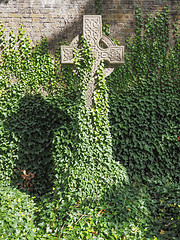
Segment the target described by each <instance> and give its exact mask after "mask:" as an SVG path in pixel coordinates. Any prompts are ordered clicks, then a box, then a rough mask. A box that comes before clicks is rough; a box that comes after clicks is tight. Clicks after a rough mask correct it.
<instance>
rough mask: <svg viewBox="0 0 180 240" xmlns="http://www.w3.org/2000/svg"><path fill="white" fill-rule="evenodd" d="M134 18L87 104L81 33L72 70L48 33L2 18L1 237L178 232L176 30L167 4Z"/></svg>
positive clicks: (87, 57) (89, 58)
mask: <svg viewBox="0 0 180 240" xmlns="http://www.w3.org/2000/svg"><path fill="white" fill-rule="evenodd" d="M136 18H137V19H136V20H137V22H136V34H135V36H134V38H133V39H131V40H128V41H127V48H126V63H125V64H124V65H123V66H121V67H118V68H117V69H116V70H115V71H114V73H113V74H111V76H110V77H109V78H108V79H107V81H106V82H107V86H106V82H105V79H104V74H103V69H104V67H105V66H104V63H101V64H100V66H99V69H98V71H97V73H96V76H95V79H96V90H95V92H94V96H93V105H92V108H91V109H87V108H86V97H85V96H86V94H85V91H86V89H87V82H88V80H89V79H90V77H91V75H90V72H91V69H92V66H93V55H92V53H91V49H90V46H89V45H88V43H86V41H85V40H84V39H82V40H81V44H80V46H81V48H80V49H79V50H77V51H75V53H74V54H75V68H71V67H69V66H61V64H60V48H58V49H57V52H56V55H55V56H51V55H50V54H49V52H48V45H47V41H46V39H43V40H42V42H41V44H37V45H36V46H34V47H32V46H31V43H30V41H29V39H28V38H25V37H24V31H23V29H19V33H18V34H17V35H16V34H14V33H13V32H11V33H10V36H9V40H7V39H6V38H5V35H4V29H3V26H2V27H1V30H0V47H1V52H0V173H1V174H0V176H1V180H2V181H3V182H4V184H3V185H2V187H1V188H0V191H1V192H2V195H1V197H0V199H1V207H2V209H1V210H0V211H1V212H0V213H2V214H1V218H0V219H1V222H2V223H1V225H0V233H1V232H2V234H1V235H2V236H3V238H2V239H4V237H6V238H7V237H8V238H7V239H23V236H24V235H23V234H28V236H29V237H30V239H122V240H125V239H154V240H155V239H158V240H159V239H179V237H180V235H179V232H178V230H179V228H180V223H179V220H180V219H179V209H180V203H179V200H180V189H179V187H178V183H179V172H180V171H179V170H180V163H179V155H178V153H179V132H178V125H179V115H178V109H179V80H180V64H179V63H180V39H179V35H178V31H177V29H176V26H174V33H173V39H172V41H171V45H170V41H169V39H170V30H169V29H170V24H171V23H170V19H169V15H168V10H166V9H165V10H164V11H163V12H161V13H157V14H156V16H155V17H154V18H153V17H152V16H150V15H149V16H148V17H147V18H146V19H143V18H142V13H141V12H140V11H139V10H138V11H137V15H136ZM105 31H106V32H107V29H106V28H105ZM108 95H109V100H108ZM17 188H18V189H19V190H20V191H21V192H20V191H19V190H18V189H17ZM22 192H25V193H26V194H25V193H22ZM30 196H31V197H32V196H34V197H35V198H34V199H32V198H31V197H30ZM17 203H18V204H17ZM11 208H12V209H13V211H11ZM15 209H16V211H15ZM5 212H7V215H5ZM24 215H26V216H24ZM22 216H23V217H22ZM7 217H8V219H7ZM23 229H24V230H23ZM6 238H5V239H6Z"/></svg>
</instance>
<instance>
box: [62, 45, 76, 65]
mask: <svg viewBox="0 0 180 240" xmlns="http://www.w3.org/2000/svg"><path fill="white" fill-rule="evenodd" d="M62 54H63V61H64V62H69V61H72V60H73V58H74V54H73V48H63V50H62Z"/></svg>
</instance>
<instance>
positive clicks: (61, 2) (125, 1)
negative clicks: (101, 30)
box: [0, 0, 180, 48]
mask: <svg viewBox="0 0 180 240" xmlns="http://www.w3.org/2000/svg"><path fill="white" fill-rule="evenodd" d="M165 2H167V4H168V7H169V8H170V10H171V15H172V16H173V17H176V18H177V19H178V21H179V23H180V0H177V1H175V0H102V16H103V21H104V22H107V21H108V22H109V24H110V30H111V36H113V37H115V38H116V39H118V40H120V42H121V43H122V44H124V42H125V37H126V36H128V35H132V34H133V25H134V14H135V9H136V7H137V5H139V6H141V8H142V10H143V13H144V14H145V13H147V12H150V13H154V12H155V11H156V10H160V9H162V7H163V6H164V3H165ZM83 14H95V0H0V21H2V22H3V23H5V27H6V30H7V31H8V32H9V31H10V29H15V30H17V29H18V28H19V27H20V26H21V25H22V24H23V25H24V29H25V30H26V32H27V33H28V35H29V36H30V38H31V39H32V40H33V41H34V42H36V41H38V40H40V39H41V36H42V35H45V36H47V37H48V40H49V43H50V45H51V47H52V48H53V46H55V44H56V42H57V41H61V40H67V41H71V40H72V39H73V38H74V37H75V36H76V35H77V34H79V33H81V32H82V15H83Z"/></svg>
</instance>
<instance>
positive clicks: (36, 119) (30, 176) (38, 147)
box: [7, 95, 66, 196]
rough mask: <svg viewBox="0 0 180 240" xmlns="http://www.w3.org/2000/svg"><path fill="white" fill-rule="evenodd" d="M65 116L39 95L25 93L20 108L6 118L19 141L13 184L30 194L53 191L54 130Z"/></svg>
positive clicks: (16, 139) (42, 193)
mask: <svg viewBox="0 0 180 240" xmlns="http://www.w3.org/2000/svg"><path fill="white" fill-rule="evenodd" d="M64 121H66V117H65V116H64V115H63V112H62V111H60V110H59V109H58V108H56V107H54V106H53V105H52V104H51V102H48V101H46V100H45V99H44V98H43V97H42V96H40V95H34V96H33V95H26V96H24V97H23V98H22V99H20V101H19V105H18V111H17V112H15V113H14V114H12V115H11V116H10V117H9V119H8V121H7V128H8V130H9V131H10V132H11V135H12V136H13V137H12V139H13V141H14V140H15V141H16V144H17V150H16V151H17V153H16V154H17V159H16V161H15V169H14V175H13V180H12V182H13V184H14V185H15V186H17V187H18V188H19V189H21V190H22V191H25V192H27V193H28V194H30V195H39V196H42V195H44V194H45V193H47V192H49V191H51V190H52V187H53V183H54V179H55V172H56V171H55V164H54V159H53V156H52V143H53V136H54V132H55V131H56V130H57V129H58V128H60V127H61V126H62V124H63V122H64Z"/></svg>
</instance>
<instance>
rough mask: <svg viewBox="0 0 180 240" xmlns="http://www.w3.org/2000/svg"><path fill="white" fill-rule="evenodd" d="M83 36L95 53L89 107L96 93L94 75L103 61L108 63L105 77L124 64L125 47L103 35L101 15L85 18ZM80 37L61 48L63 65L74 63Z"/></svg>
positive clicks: (87, 93)
mask: <svg viewBox="0 0 180 240" xmlns="http://www.w3.org/2000/svg"><path fill="white" fill-rule="evenodd" d="M83 36H84V38H85V39H86V40H87V42H89V43H90V44H91V49H92V51H93V53H94V63H93V68H92V79H91V80H90V82H89V83H88V89H87V92H86V96H87V106H88V107H90V106H91V104H92V94H93V91H94V88H95V86H94V77H93V76H94V74H95V72H96V70H97V69H98V66H99V64H100V62H101V61H102V60H104V61H106V62H107V63H108V67H106V68H105V69H104V72H105V77H107V76H108V75H109V74H110V73H112V71H113V70H114V65H115V64H122V63H124V46H116V45H115V43H114V42H113V41H112V40H111V39H110V38H109V37H107V36H106V35H104V34H102V19H101V16H100V15H84V16H83ZM78 45H79V36H76V37H75V38H74V39H73V41H72V42H71V44H70V45H69V46H61V63H64V64H73V63H74V49H75V48H78Z"/></svg>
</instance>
